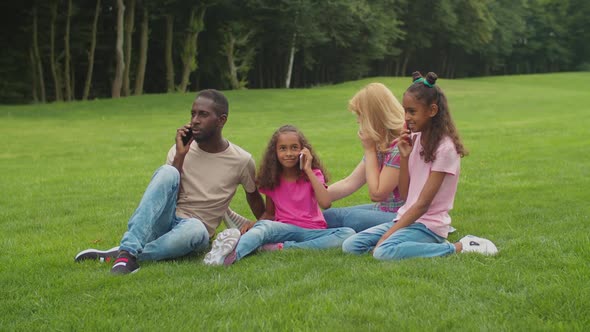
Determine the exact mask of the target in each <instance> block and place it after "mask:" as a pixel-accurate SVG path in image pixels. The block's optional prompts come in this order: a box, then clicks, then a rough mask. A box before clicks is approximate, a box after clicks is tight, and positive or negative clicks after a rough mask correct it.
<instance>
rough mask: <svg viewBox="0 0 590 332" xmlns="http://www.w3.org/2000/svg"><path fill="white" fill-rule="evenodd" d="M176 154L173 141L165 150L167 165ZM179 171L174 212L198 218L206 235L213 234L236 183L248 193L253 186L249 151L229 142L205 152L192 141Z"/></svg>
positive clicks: (183, 216)
mask: <svg viewBox="0 0 590 332" xmlns="http://www.w3.org/2000/svg"><path fill="white" fill-rule="evenodd" d="M175 154H176V146H175V145H173V146H172V148H170V151H168V158H167V164H168V165H172V162H173V160H174V155H175ZM182 171H183V173H182V174H181V176H180V189H179V193H178V202H177V204H176V215H177V216H178V217H180V218H196V219H199V220H201V221H202V222H203V224H205V226H206V227H207V231H208V232H209V237H212V236H213V235H214V234H215V230H216V229H217V227H218V226H219V224H220V223H221V218H222V216H223V214H224V212H225V211H226V210H227V208H228V206H229V203H230V201H231V199H232V197H233V196H234V194H235V193H236V189H237V187H238V185H239V184H241V185H242V186H243V187H244V190H246V192H248V193H251V192H254V191H255V190H256V183H255V179H254V176H255V171H256V165H255V163H254V159H252V155H251V154H250V153H248V152H247V151H246V150H244V149H242V148H240V147H239V146H237V145H234V144H233V143H231V142H229V146H228V148H227V149H225V151H222V152H219V153H209V152H205V151H203V150H201V149H200V148H199V145H198V144H197V143H196V142H192V143H191V146H190V150H189V152H188V153H187V154H186V157H185V159H184V164H183V165H182Z"/></svg>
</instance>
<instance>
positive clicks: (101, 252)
mask: <svg viewBox="0 0 590 332" xmlns="http://www.w3.org/2000/svg"><path fill="white" fill-rule="evenodd" d="M118 251H119V247H118V246H117V247H112V248H111V249H109V250H98V249H86V250H83V251H80V252H79V253H78V254H77V255H76V257H74V261H76V262H80V261H83V260H99V259H100V258H101V257H100V255H101V254H102V255H104V256H110V257H113V258H114V257H116V256H117V252H118ZM111 252H113V255H112V256H111V255H107V254H109V253H111ZM90 253H93V254H95V255H96V257H83V256H84V255H87V254H90Z"/></svg>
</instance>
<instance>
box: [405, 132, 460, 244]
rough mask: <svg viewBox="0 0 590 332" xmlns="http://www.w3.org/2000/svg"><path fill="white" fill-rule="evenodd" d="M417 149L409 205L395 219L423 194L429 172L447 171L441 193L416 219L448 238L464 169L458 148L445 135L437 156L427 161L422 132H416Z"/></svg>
mask: <svg viewBox="0 0 590 332" xmlns="http://www.w3.org/2000/svg"><path fill="white" fill-rule="evenodd" d="M415 135H416V136H417V137H416V140H415V141H414V142H415V143H414V148H413V149H412V153H411V154H410V157H409V159H408V171H409V173H410V188H409V190H408V198H407V199H406V204H404V206H402V207H401V208H400V209H399V210H398V211H397V218H396V221H397V220H399V219H400V218H401V216H403V215H404V213H406V211H408V209H409V208H410V207H412V205H414V203H416V202H417V201H418V197H420V193H421V192H422V189H423V188H424V185H425V184H426V180H428V176H429V175H430V172H444V173H446V174H445V178H444V180H443V183H442V184H441V186H440V188H439V189H438V192H437V193H436V195H435V196H434V199H433V200H432V202H431V203H430V206H429V207H428V211H426V213H424V214H423V215H422V216H421V217H420V218H418V220H416V222H419V223H422V224H424V225H425V226H426V227H428V229H430V230H431V231H433V232H434V233H436V234H438V235H440V236H442V237H444V238H446V237H447V236H448V234H449V225H450V224H451V216H449V211H450V210H451V209H452V208H453V202H454V200H455V193H456V192H457V184H458V183H459V173H460V170H461V156H459V154H458V153H457V150H456V149H455V144H453V141H452V140H451V139H450V138H449V137H444V138H443V139H442V141H441V142H440V145H439V146H438V148H437V149H436V153H435V156H436V159H435V160H434V161H432V162H429V163H426V162H424V159H422V157H421V156H420V151H422V145H421V144H420V133H416V134H415Z"/></svg>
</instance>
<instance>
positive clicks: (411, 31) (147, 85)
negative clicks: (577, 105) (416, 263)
mask: <svg viewBox="0 0 590 332" xmlns="http://www.w3.org/2000/svg"><path fill="white" fill-rule="evenodd" d="M119 3H122V4H124V5H125V7H127V11H126V16H125V14H124V16H123V19H122V20H120V19H119V13H120V12H122V11H120V10H119V8H122V7H121V6H119ZM134 7H135V10H131V9H132V8H134ZM0 15H1V17H0V18H1V19H0V24H2V31H3V33H2V41H1V42H2V43H3V45H6V46H8V47H5V48H4V49H3V52H2V53H1V54H0V72H2V76H1V77H0V102H28V101H37V102H44V101H55V100H58V101H59V100H73V99H76V98H83V99H87V98H96V97H105V96H117V95H118V94H120V93H121V92H122V94H123V95H128V94H129V93H131V90H132V88H131V86H132V83H135V84H133V85H134V89H133V91H134V93H135V94H141V93H143V92H144V91H145V92H147V93H155V92H166V91H168V92H172V91H179V90H180V91H186V90H196V89H199V88H206V87H213V88H220V89H238V88H243V87H245V86H246V85H247V86H248V87H249V88H278V87H306V86H312V85H316V84H329V83H335V82H341V81H346V80H353V79H358V78H362V77H366V76H372V75H375V76H376V75H409V74H410V73H411V72H412V71H413V70H416V69H418V70H421V71H436V72H437V73H438V74H439V75H440V76H443V77H462V76H476V75H489V74H511V73H540V72H550V71H564V70H590V46H589V44H588V40H589V39H590V29H588V27H587V25H588V22H587V21H588V17H590V2H588V1H585V0H515V1H509V0H437V1H429V0H413V1H409V0H338V1H332V0H329V1H321V0H241V1H240V0H206V1H205V0H203V1H197V2H195V1H189V0H163V1H158V2H153V1H148V0H139V1H138V0H126V1H125V2H124V3H123V1H120V0H109V1H99V0H96V1H80V0H50V1H38V0H23V1H20V2H15V1H5V2H2V3H1V4H0ZM118 26H121V27H125V28H121V29H118V28H117V27H118ZM121 31H123V32H124V33H123V37H119V36H120V33H119V32H121ZM118 86H120V88H118ZM117 91H119V92H117Z"/></svg>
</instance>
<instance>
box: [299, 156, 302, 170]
mask: <svg viewBox="0 0 590 332" xmlns="http://www.w3.org/2000/svg"><path fill="white" fill-rule="evenodd" d="M299 169H303V153H300V154H299Z"/></svg>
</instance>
